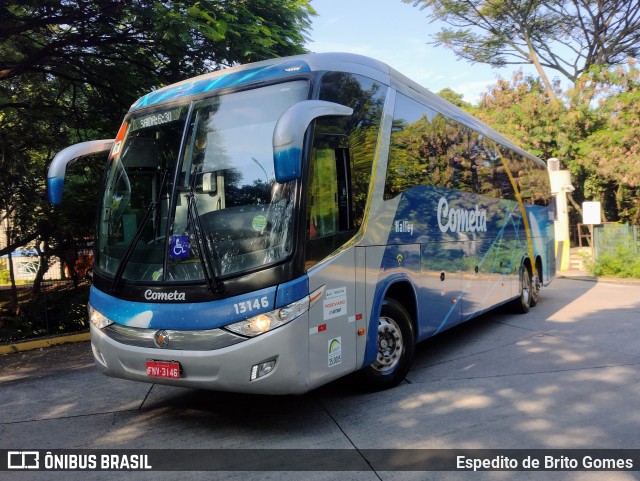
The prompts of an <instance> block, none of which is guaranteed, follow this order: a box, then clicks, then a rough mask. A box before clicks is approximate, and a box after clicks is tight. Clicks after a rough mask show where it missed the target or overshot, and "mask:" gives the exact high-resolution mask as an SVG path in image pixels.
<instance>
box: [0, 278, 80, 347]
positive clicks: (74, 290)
mask: <svg viewBox="0 0 640 481" xmlns="http://www.w3.org/2000/svg"><path fill="white" fill-rule="evenodd" d="M17 287H18V299H19V301H18V307H17V309H16V308H15V307H9V306H13V304H12V303H9V302H8V299H9V296H10V292H9V287H7V286H4V287H3V289H2V292H0V343H7V342H14V341H19V340H23V339H29V338H32V337H42V336H51V335H56V334H63V333H69V332H78V331H83V330H85V329H88V327H89V319H88V315H87V300H88V298H89V288H90V283H89V281H88V280H82V281H81V282H80V284H79V285H78V286H74V285H73V282H72V281H70V280H57V281H52V280H45V281H43V283H42V289H41V292H40V293H39V294H38V295H35V296H34V295H33V293H32V285H30V284H27V285H20V286H17Z"/></svg>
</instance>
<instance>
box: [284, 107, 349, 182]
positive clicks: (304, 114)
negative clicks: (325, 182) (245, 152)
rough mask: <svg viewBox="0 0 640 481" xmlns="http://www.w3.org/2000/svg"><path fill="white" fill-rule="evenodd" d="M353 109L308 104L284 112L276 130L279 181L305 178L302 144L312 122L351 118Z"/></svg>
mask: <svg viewBox="0 0 640 481" xmlns="http://www.w3.org/2000/svg"><path fill="white" fill-rule="evenodd" d="M352 114H353V109H352V108H350V107H346V106H344V105H340V104H336V103H333V102H325V101H323V100H305V101H303V102H298V103H297V104H294V105H292V106H291V107H289V108H288V109H287V110H285V111H284V112H283V113H282V115H281V116H280V118H279V119H278V121H277V122H276V126H275V129H274V130H273V163H274V167H275V174H276V181H277V182H279V183H284V182H289V181H290V180H295V179H298V178H299V177H300V175H302V143H303V141H304V133H305V132H306V130H307V127H309V124H310V123H311V121H312V120H314V119H317V118H318V117H326V116H331V115H340V116H348V115H352Z"/></svg>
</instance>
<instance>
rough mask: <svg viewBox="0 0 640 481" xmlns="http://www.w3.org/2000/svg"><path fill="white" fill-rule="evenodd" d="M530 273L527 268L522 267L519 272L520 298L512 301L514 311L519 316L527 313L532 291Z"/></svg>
mask: <svg viewBox="0 0 640 481" xmlns="http://www.w3.org/2000/svg"><path fill="white" fill-rule="evenodd" d="M531 281H532V279H531V272H529V268H528V267H527V266H522V269H521V272H520V296H519V297H518V298H517V299H516V300H515V301H514V303H513V305H514V307H515V310H516V311H517V312H519V313H521V314H526V313H527V312H529V308H530V307H531V291H532V282H531Z"/></svg>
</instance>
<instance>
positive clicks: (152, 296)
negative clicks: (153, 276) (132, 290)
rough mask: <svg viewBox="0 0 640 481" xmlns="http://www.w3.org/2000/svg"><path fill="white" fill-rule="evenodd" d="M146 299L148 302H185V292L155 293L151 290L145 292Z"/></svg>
mask: <svg viewBox="0 0 640 481" xmlns="http://www.w3.org/2000/svg"><path fill="white" fill-rule="evenodd" d="M144 298H145V299H146V300H147V301H184V300H185V299H186V297H185V293H184V292H178V291H173V292H153V291H152V290H151V289H147V290H146V291H144Z"/></svg>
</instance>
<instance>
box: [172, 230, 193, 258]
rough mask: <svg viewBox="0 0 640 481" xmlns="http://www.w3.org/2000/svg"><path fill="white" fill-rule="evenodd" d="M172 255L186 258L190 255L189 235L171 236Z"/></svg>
mask: <svg viewBox="0 0 640 481" xmlns="http://www.w3.org/2000/svg"><path fill="white" fill-rule="evenodd" d="M171 257H173V258H175V259H186V258H187V257H189V236H188V235H174V236H172V237H171Z"/></svg>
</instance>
